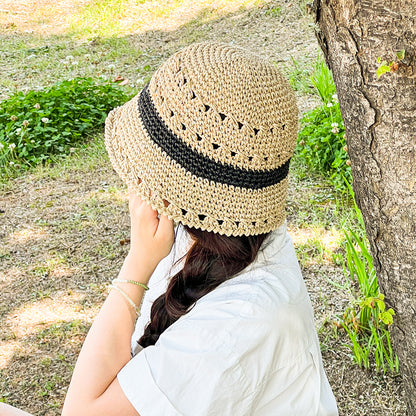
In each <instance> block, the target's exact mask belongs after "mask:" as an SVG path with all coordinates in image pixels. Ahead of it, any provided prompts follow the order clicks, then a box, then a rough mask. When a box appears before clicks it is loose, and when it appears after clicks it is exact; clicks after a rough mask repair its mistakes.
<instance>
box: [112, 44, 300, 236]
mask: <svg viewBox="0 0 416 416" xmlns="http://www.w3.org/2000/svg"><path fill="white" fill-rule="evenodd" d="M297 128H298V110H297V107H296V101H295V98H294V94H293V91H292V89H291V88H290V86H289V84H288V82H287V81H286V80H285V79H284V78H283V77H282V75H281V74H280V72H279V71H278V70H277V69H276V68H275V67H274V66H273V65H272V64H270V63H268V62H266V61H263V60H262V59H260V58H258V57H256V56H254V55H251V54H249V53H247V52H246V51H245V50H243V49H241V48H238V47H235V46H229V45H225V44H221V43H212V42H205V43H197V44H193V45H191V46H188V47H187V48H185V49H183V50H181V51H179V52H178V53H176V54H175V55H173V56H172V57H171V58H169V59H168V60H167V61H166V62H165V63H164V64H163V65H162V66H161V67H160V68H159V69H158V70H157V71H156V72H155V74H154V75H153V77H152V79H151V81H150V83H149V84H148V85H147V86H146V87H145V89H144V90H143V91H142V92H141V93H140V94H138V95H137V96H136V97H134V98H133V99H131V100H130V101H129V102H127V103H126V104H124V105H123V106H121V107H118V108H116V109H114V110H113V111H111V112H110V114H109V116H108V117H107V120H106V132H105V144H106V148H107V151H108V154H109V157H110V160H111V163H112V165H113V167H114V168H115V170H116V171H117V173H118V174H119V175H120V177H121V178H122V179H123V181H125V183H126V184H127V185H128V186H129V187H130V188H131V189H133V190H134V191H135V192H136V193H137V194H138V195H140V196H141V197H142V198H143V199H145V200H147V201H148V202H149V203H150V204H151V206H152V207H153V208H154V209H156V210H157V211H158V212H159V213H160V214H163V215H167V216H168V217H169V218H171V219H173V220H174V221H176V222H182V223H183V224H186V225H189V226H191V227H195V228H200V229H202V230H207V231H213V232H216V233H220V234H225V235H234V236H238V235H254V234H261V233H265V232H268V231H271V230H273V229H276V228H277V227H279V226H280V225H281V224H282V223H283V222H284V219H285V200H286V194H287V185H288V178H287V173H288V167H289V161H290V158H291V156H292V155H293V151H294V148H295V145H296V138H297Z"/></svg>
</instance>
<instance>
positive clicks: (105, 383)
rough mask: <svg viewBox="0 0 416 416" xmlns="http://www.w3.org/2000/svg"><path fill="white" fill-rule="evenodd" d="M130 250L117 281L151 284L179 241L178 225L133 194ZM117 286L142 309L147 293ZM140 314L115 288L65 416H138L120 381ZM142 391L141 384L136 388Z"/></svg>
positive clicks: (90, 338) (78, 369) (90, 339)
mask: <svg viewBox="0 0 416 416" xmlns="http://www.w3.org/2000/svg"><path fill="white" fill-rule="evenodd" d="M129 208H130V216H131V247H130V252H129V254H128V255H127V257H126V259H125V261H124V264H123V267H122V268H121V271H120V273H119V276H118V278H119V279H122V280H135V281H137V282H140V283H143V284H147V283H148V281H149V279H150V276H151V274H152V273H153V271H154V269H155V268H156V266H157V264H158V263H159V261H160V260H161V259H163V258H164V257H166V256H167V255H168V254H169V252H170V250H171V247H172V244H173V240H174V231H173V223H172V221H170V220H169V219H168V218H167V217H164V216H161V217H160V220H159V219H158V216H157V212H156V211H153V210H152V209H151V207H150V206H149V205H148V204H147V203H146V202H143V201H142V200H141V199H140V198H139V197H137V196H135V195H133V194H131V193H130V195H129ZM117 285H118V286H119V287H120V288H121V289H122V290H123V291H124V292H125V293H126V294H127V295H128V296H129V297H130V299H132V300H133V301H134V302H135V303H136V305H140V304H141V301H142V298H143V295H144V289H143V288H142V287H140V286H136V285H134V284H130V283H117ZM136 318H137V317H136V313H135V311H134V309H133V308H132V306H131V305H130V304H129V303H128V302H127V301H126V299H125V298H124V297H123V296H122V294H121V293H119V292H118V291H116V290H112V291H111V292H110V294H109V295H108V297H107V299H106V301H105V302H104V304H103V306H102V308H101V310H100V312H99V314H98V315H97V317H96V319H95V320H94V323H93V325H92V327H91V329H90V331H89V333H88V335H87V338H86V339H85V342H84V345H83V347H82V350H81V353H80V355H79V357H78V361H77V363H76V366H75V370H74V373H73V376H72V380H71V383H70V386H69V389H68V394H67V396H66V400H65V404H64V408H63V412H62V416H94V415H99V416H105V415H108V416H113V415H123V416H130V415H132V416H137V412H136V411H135V410H134V408H133V406H132V405H131V404H130V402H129V401H128V400H127V398H126V397H125V396H124V394H123V391H122V390H121V387H120V385H119V383H118V381H117V374H118V372H119V371H120V370H121V369H122V368H123V367H124V365H125V364H126V363H127V362H128V361H129V360H130V339H131V335H132V333H133V330H134V324H135V321H136ZM137 388H140V386H137Z"/></svg>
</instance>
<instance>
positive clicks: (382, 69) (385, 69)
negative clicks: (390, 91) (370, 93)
mask: <svg viewBox="0 0 416 416" xmlns="http://www.w3.org/2000/svg"><path fill="white" fill-rule="evenodd" d="M390 70H391V66H390V65H388V64H387V62H386V61H383V62H382V63H381V65H380V66H379V67H378V69H377V78H380V77H381V76H382V75H383V74H385V73H386V72H390Z"/></svg>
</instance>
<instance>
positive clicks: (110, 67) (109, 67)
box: [107, 64, 116, 69]
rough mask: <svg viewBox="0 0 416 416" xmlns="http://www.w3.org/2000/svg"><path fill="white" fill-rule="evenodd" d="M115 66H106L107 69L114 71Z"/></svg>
mask: <svg viewBox="0 0 416 416" xmlns="http://www.w3.org/2000/svg"><path fill="white" fill-rule="evenodd" d="M115 67H116V66H115V65H114V64H110V65H108V66H107V68H108V69H114V68H115Z"/></svg>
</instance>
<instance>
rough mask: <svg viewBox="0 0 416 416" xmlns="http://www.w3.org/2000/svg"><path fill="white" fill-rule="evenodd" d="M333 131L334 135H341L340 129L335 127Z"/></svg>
mask: <svg viewBox="0 0 416 416" xmlns="http://www.w3.org/2000/svg"><path fill="white" fill-rule="evenodd" d="M331 131H332V133H334V134H337V133H339V128H338V127H333V128H332V130H331Z"/></svg>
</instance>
